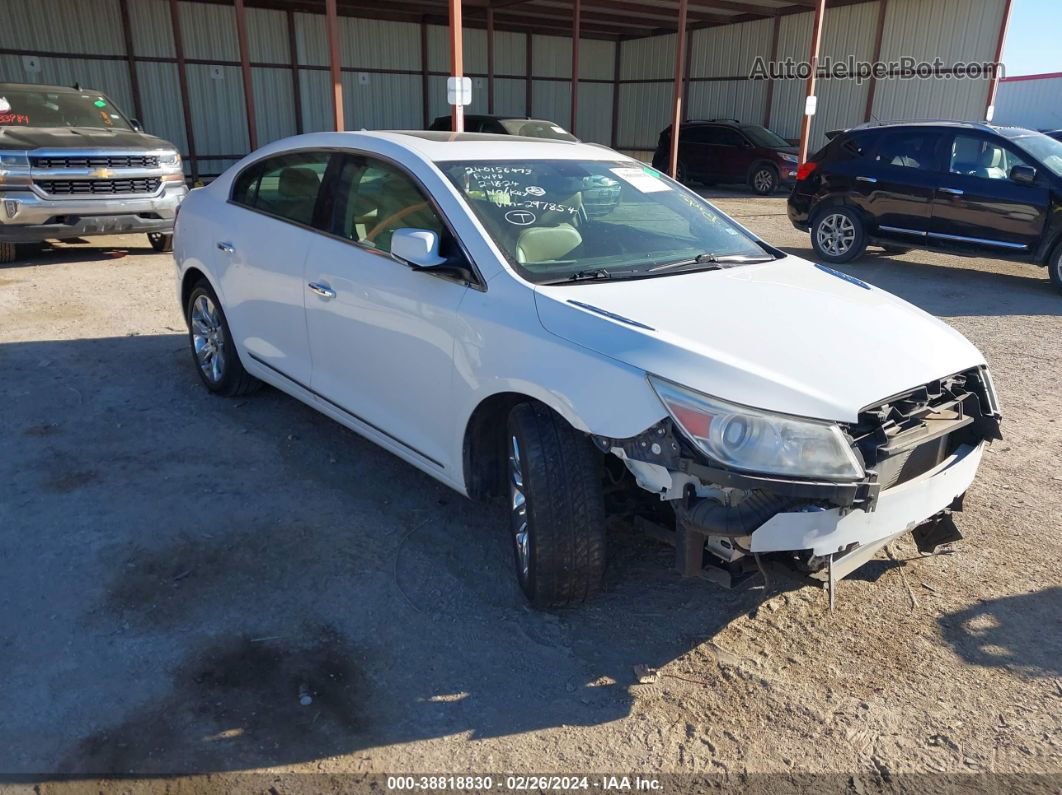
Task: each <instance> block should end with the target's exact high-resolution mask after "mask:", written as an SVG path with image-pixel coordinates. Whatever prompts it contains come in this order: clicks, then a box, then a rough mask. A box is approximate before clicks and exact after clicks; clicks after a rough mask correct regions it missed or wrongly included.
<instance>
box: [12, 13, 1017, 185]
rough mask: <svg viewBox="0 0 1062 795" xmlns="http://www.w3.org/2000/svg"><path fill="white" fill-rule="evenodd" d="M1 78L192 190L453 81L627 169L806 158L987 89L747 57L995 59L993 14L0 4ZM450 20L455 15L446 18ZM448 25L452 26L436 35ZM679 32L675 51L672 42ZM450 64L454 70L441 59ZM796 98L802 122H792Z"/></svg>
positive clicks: (412, 112)
mask: <svg viewBox="0 0 1062 795" xmlns="http://www.w3.org/2000/svg"><path fill="white" fill-rule="evenodd" d="M8 6H9V13H8V15H7V19H8V24H7V25H5V26H4V27H3V28H2V29H0V74H2V75H3V79H5V80H17V81H26V82H42V83H47V82H54V83H73V82H75V81H76V82H80V83H81V84H83V85H86V86H92V87H94V88H99V89H100V90H104V91H107V92H108V93H109V94H111V95H112V97H113V98H115V99H116V100H118V101H119V103H120V104H122V105H123V106H125V107H126V108H128V109H131V110H132V112H133V113H134V115H136V116H137V117H138V118H140V119H142V120H143V121H144V122H145V125H146V126H147V127H148V129H149V130H151V131H153V132H156V133H157V134H160V135H162V136H163V137H167V138H170V139H171V140H174V141H175V143H177V144H178V146H179V147H180V148H181V150H182V153H183V154H184V155H185V157H186V160H187V163H188V167H189V171H190V174H191V176H192V178H193V179H198V178H200V177H201V176H205V175H209V174H212V173H217V172H218V171H220V170H222V169H223V168H224V167H226V166H227V165H228V164H230V163H231V162H233V161H234V160H235V159H238V158H239V157H241V156H242V155H243V154H245V153H246V152H247V151H250V150H252V149H254V148H255V147H256V146H258V145H260V144H261V143H264V142H266V141H269V140H273V139H276V138H279V137H283V136H285V135H289V134H294V133H298V132H303V131H310V130H318V129H344V128H346V129H357V128H360V127H363V126H364V127H367V128H381V127H391V128H394V127H422V126H425V125H426V124H427V123H428V122H429V121H430V120H431V118H432V117H433V116H434V115H439V114H440V113H441V112H446V110H447V109H448V108H447V106H446V105H445V80H446V77H448V76H449V75H453V74H456V73H459V72H465V73H466V74H467V75H469V76H470V77H471V78H472V79H473V81H474V83H475V87H474V99H473V105H472V109H473V110H475V111H476V112H487V113H490V112H497V113H505V114H512V115H517V114H520V115H528V116H532V115H534V116H543V117H548V118H552V119H553V120H555V121H557V122H559V123H561V124H566V125H567V126H568V127H569V128H571V129H572V130H573V131H575V132H576V133H577V134H578V135H580V136H581V137H584V138H586V139H588V140H596V141H600V142H602V143H606V144H610V145H612V146H613V147H614V148H619V149H623V150H627V151H632V152H636V153H640V152H644V151H646V150H649V149H652V147H653V146H654V145H655V136H656V133H657V132H658V131H659V130H660V128H662V127H664V126H665V125H666V124H667V123H669V122H673V121H674V120H679V119H684V118H697V117H714V116H733V117H741V120H742V121H745V122H757V123H764V124H766V125H767V126H772V127H774V128H776V129H778V131H779V132H781V133H782V134H783V136H784V137H789V138H794V139H795V138H797V137H799V138H800V139H801V140H802V142H803V145H804V146H805V147H811V148H814V147H815V146H817V145H818V144H820V143H821V142H822V140H824V139H823V134H824V133H825V131H826V130H827V129H830V128H833V127H841V126H845V125H849V124H853V123H858V122H860V121H864V120H870V119H871V118H898V117H902V118H919V117H921V118H925V117H941V116H949V117H954V118H983V117H984V115H985V111H986V108H987V106H989V105H991V104H992V101H993V97H994V92H995V83H996V80H995V79H994V78H985V79H981V80H964V81H958V80H954V79H951V78H953V77H954V75H953V74H950V72H951V71H953V70H951V69H950V67H949V66H947V65H945V66H944V67H943V68H940V69H938V70H937V72H936V73H935V74H934V75H933V76H932V77H930V78H927V79H924V80H918V81H912V80H909V79H907V78H906V77H905V75H903V74H901V73H899V72H896V71H894V72H890V73H889V74H887V75H886V76H884V77H881V78H878V77H871V78H870V79H869V80H867V81H865V82H859V83H857V81H854V80H841V79H836V78H827V79H822V80H819V81H818V84H817V87H816V86H814V85H813V83H814V81H813V80H808V81H804V80H797V79H766V78H760V77H753V76H752V75H751V65H752V62H753V60H754V59H755V57H757V56H758V57H761V58H763V59H764V60H766V61H782V60H784V59H786V58H792V59H794V60H798V61H810V62H814V61H815V60H816V59H817V58H819V57H827V56H828V57H830V58H833V59H837V58H844V57H848V56H852V57H855V58H857V59H860V60H867V61H878V60H881V61H889V60H893V59H896V58H898V57H901V56H904V55H907V56H911V57H913V58H916V59H925V60H932V58H933V57H937V56H939V57H940V58H941V59H942V60H943V61H944V62H945V64H950V63H954V62H956V61H960V60H965V61H991V60H998V58H999V53H1000V52H1001V47H1002V41H1003V36H1004V35H1005V29H1006V23H1007V20H1008V17H1009V9H1010V0H740V1H738V0H464V2H461V3H459V4H458V3H457V0H393V2H388V3H386V4H382V3H379V2H377V0H8ZM454 12H458V13H457V14H456V18H455V14H454ZM451 21H452V22H453V24H451ZM679 31H682V35H679ZM458 56H463V57H458ZM808 93H816V94H818V95H819V97H820V103H819V110H818V114H817V115H816V116H815V117H814V118H809V117H807V116H805V115H804V112H803V111H804V98H805V96H806V95H807V94H808Z"/></svg>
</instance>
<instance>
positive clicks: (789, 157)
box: [778, 152, 800, 163]
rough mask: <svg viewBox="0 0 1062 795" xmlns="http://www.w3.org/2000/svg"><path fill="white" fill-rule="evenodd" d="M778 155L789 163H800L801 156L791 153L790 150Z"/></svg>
mask: <svg viewBox="0 0 1062 795" xmlns="http://www.w3.org/2000/svg"><path fill="white" fill-rule="evenodd" d="M778 156H779V157H780V158H782V160H784V161H785V162H787V163H799V162H800V158H799V157H797V156H796V155H791V154H789V153H788V152H779V153H778Z"/></svg>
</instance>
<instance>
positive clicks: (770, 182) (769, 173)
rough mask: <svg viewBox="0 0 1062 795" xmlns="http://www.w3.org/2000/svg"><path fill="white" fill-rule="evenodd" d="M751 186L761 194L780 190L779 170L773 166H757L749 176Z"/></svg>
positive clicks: (767, 194) (768, 194) (755, 191)
mask: <svg viewBox="0 0 1062 795" xmlns="http://www.w3.org/2000/svg"><path fill="white" fill-rule="evenodd" d="M749 186H750V187H751V188H752V190H753V192H754V193H756V194H757V195H759V196H770V195H771V194H772V193H774V192H775V191H776V190H778V172H777V171H775V170H774V169H773V168H772V167H771V166H757V167H756V168H755V169H754V170H753V172H752V174H751V176H749Z"/></svg>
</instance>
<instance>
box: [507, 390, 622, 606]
mask: <svg viewBox="0 0 1062 795" xmlns="http://www.w3.org/2000/svg"><path fill="white" fill-rule="evenodd" d="M508 431H509V432H508V434H507V437H508V442H507V446H508V457H509V497H510V501H509V505H510V518H511V523H510V527H511V536H512V542H513V554H514V558H515V561H516V577H517V579H518V580H519V582H520V587H521V589H522V590H523V592H524V594H525V595H526V596H527V598H528V600H529V601H530V602H531V604H532V605H533V606H534V607H537V608H550V607H565V606H567V605H572V604H577V603H579V602H583V601H585V600H586V598H587V597H589V596H590V595H591V594H593V593H594V592H595V591H597V589H598V588H599V587H600V584H601V577H602V575H603V574H604V570H605V500H604V496H603V494H602V488H601V472H600V469H601V467H600V459H599V458H598V453H597V451H596V450H595V449H594V447H593V446H592V445H591V444H590V441H589V440H588V439H586V438H585V437H583V436H582V435H581V434H579V433H578V432H577V431H575V430H574V429H573V428H572V427H571V426H570V425H568V423H566V422H565V421H564V420H563V419H562V418H561V417H559V416H557V415H556V414H554V413H553V412H552V411H550V410H549V409H548V408H546V407H545V406H543V405H541V404H537V403H521V404H520V405H518V406H516V407H515V408H513V410H512V412H510V414H509V424H508Z"/></svg>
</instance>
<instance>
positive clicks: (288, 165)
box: [232, 152, 331, 226]
mask: <svg viewBox="0 0 1062 795" xmlns="http://www.w3.org/2000/svg"><path fill="white" fill-rule="evenodd" d="M330 157H331V155H330V154H329V153H328V152H290V153H288V154H284V155H279V156H278V157H270V158H266V159H265V160H261V161H259V162H258V163H255V164H254V165H252V166H250V167H249V168H248V169H246V170H245V171H243V172H242V173H241V174H240V175H239V176H238V177H236V180H235V182H234V183H233V189H232V201H233V202H235V203H236V204H241V205H243V206H245V207H250V208H253V209H255V210H258V211H259V212H263V213H267V214H269V215H273V216H276V217H277V218H283V219H284V220H286V221H293V222H295V223H297V224H304V225H306V226H310V225H311V224H312V223H313V216H314V208H315V207H316V206H317V198H318V194H319V193H320V190H321V183H322V182H324V174H325V170H326V169H327V168H328V161H329V158H330Z"/></svg>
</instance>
